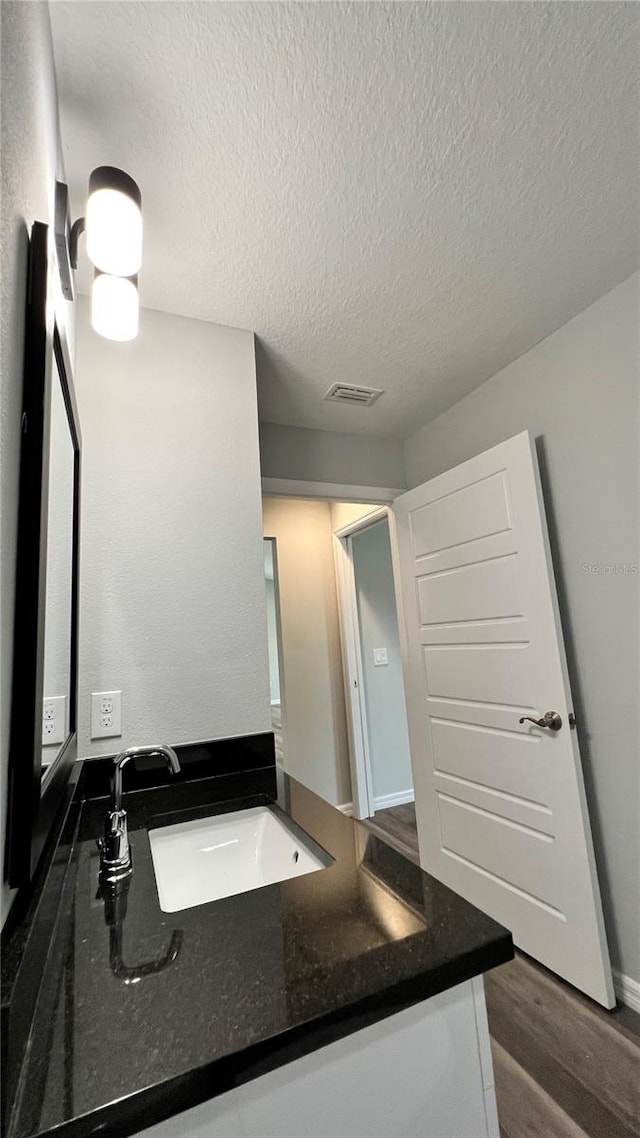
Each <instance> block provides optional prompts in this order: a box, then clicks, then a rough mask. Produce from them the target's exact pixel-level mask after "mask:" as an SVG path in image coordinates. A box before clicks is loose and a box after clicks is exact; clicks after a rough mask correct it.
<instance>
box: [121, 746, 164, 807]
mask: <svg viewBox="0 0 640 1138" xmlns="http://www.w3.org/2000/svg"><path fill="white" fill-rule="evenodd" d="M143 755H144V757H145V758H152V757H153V756H154V755H162V756H163V757H164V759H165V762H166V764H167V766H168V767H169V770H170V771H171V774H179V772H180V759H179V758H178V756H177V755H176V753H175V751H174V749H173V747H169V746H167V744H166V743H158V745H157V746H155V747H127V749H126V751H121V752H120V754H119V755H116V757H115V759H114V760H113V773H112V775H111V810H112V812H118V813H119V812H120V811H121V810H122V771H123V769H124V767H126V765H127V763H128V762H129V760H130V759H135V758H137V757H139V756H143Z"/></svg>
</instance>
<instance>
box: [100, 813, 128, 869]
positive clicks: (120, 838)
mask: <svg viewBox="0 0 640 1138" xmlns="http://www.w3.org/2000/svg"><path fill="white" fill-rule="evenodd" d="M100 853H101V857H100V877H101V880H103V881H105V882H113V881H117V880H120V879H121V878H123V877H129V876H130V875H131V873H132V872H133V867H132V864H131V849H130V846H129V835H128V832H127V814H126V811H125V810H110V811H109V813H108V814H106V815H105V819H104V837H103V838H102V840H101V842H100Z"/></svg>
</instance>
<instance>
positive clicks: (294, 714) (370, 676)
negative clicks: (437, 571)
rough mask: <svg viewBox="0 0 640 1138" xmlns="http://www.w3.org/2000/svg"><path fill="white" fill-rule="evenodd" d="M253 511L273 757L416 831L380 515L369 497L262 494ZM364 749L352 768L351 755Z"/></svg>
mask: <svg viewBox="0 0 640 1138" xmlns="http://www.w3.org/2000/svg"><path fill="white" fill-rule="evenodd" d="M263 516H264V528H263V533H264V539H265V540H264V548H265V586H266V598H267V631H268V644H269V670H270V684H271V719H272V725H273V731H274V736H275V745H276V757H277V761H278V762H279V763H280V764H281V765H282V766H283V768H284V769H285V770H286V771H287V772H288V773H289V774H291V775H293V777H295V778H297V779H298V780H299V781H300V782H302V783H304V784H305V785H306V786H308V787H310V789H312V790H314V791H316V793H318V794H320V795H321V796H322V797H324V798H326V799H327V800H328V801H330V802H332V804H333V805H336V806H339V807H340V808H341V809H342V810H344V811H345V812H348V813H352V812H353V813H354V814H355V815H356V816H357V817H359V818H366V817H372V816H373V815H374V814H375V815H376V820H377V821H383V820H384V815H385V813H388V812H390V815H391V817H390V823H391V824H393V823H396V824H397V823H400V824H405V825H406V824H407V822H409V824H411V823H412V825H413V831H414V832H415V815H414V811H413V785H412V778H411V766H410V757H409V740H408V730H407V724H406V710H405V706H404V688H403V681H402V660H401V650H400V634H399V628H398V612H397V608H396V596H395V589H394V582H393V566H392V562H391V542H390V535H389V523H388V519H387V516H386V511H385V510H384V509H383V510H382V512H380V508H379V504H378V503H371V502H370V503H351V502H337V501H330V500H328V499H325V500H321V499H307V498H295V499H294V498H291V499H288V498H282V497H274V496H269V495H265V497H264V498H263ZM363 519H370V520H371V521H372V525H371V527H370V528H369V526H368V525H364V526H362V528H361V529H360V523H361V522H362V521H363ZM345 527H346V528H347V530H349V535H348V556H349V558H351V557H353V560H352V561H351V565H352V576H353V605H352V610H351V611H352V613H353V614H354V619H355V623H354V630H355V633H356V635H357V638H358V649H357V656H358V662H357V663H356V662H355V654H354V650H353V647H352V644H351V643H350V641H349V636H348V635H347V625H346V615H345V608H344V595H343V589H342V585H341V581H340V556H341V553H342V552H343V550H344V548H345V546H344V542H343V539H342V538H341V537H339V536H338V535H339V534H342V533H343V532H344V530H345ZM352 529H353V530H354V537H353V539H352V538H351V536H350V533H351V530H352ZM349 619H350V618H349ZM374 649H375V652H374ZM374 657H375V659H374ZM375 660H378V661H379V662H378V663H375ZM354 668H355V669H356V670H355V671H354ZM354 682H355V689H354V690H355V692H356V702H355V703H354V701H353V698H352V689H353V688H354ZM360 697H361V703H360V704H358V700H359V699H360ZM363 739H365V742H364V743H363ZM364 749H366V757H365V760H364V766H362V763H361V762H360V761H359V758H358V757H357V756H361V755H362V754H363V750H364ZM407 813H408V814H410V815H412V817H410V818H409V819H407V818H406V817H404V815H405V814H407ZM395 814H398V818H397V819H396V818H395V817H394V815H395Z"/></svg>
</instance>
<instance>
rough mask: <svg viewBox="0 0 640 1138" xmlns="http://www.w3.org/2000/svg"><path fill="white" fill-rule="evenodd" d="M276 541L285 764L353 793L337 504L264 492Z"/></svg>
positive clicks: (334, 794) (337, 792)
mask: <svg viewBox="0 0 640 1138" xmlns="http://www.w3.org/2000/svg"><path fill="white" fill-rule="evenodd" d="M263 509H264V523H263V524H264V535H265V537H275V539H276V543H277V562H278V585H279V596H280V622H281V631H282V647H283V672H284V674H283V677H282V679H283V687H284V691H285V695H286V722H285V767H286V769H287V770H288V771H289V772H290V773H291V774H292V775H293V776H294V777H295V778H297V779H299V780H300V782H302V783H304V785H305V786H309V787H310V788H311V789H312V790H315V791H316V792H317V793H318V794H320V795H322V797H323V798H326V799H327V801H329V802H333V803H334V804H335V805H342V804H343V803H345V802H349V801H350V800H351V787H350V778H349V750H348V739H347V722H346V713H345V706H344V687H343V675H342V659H341V652H340V630H339V624H338V605H337V597H336V580H335V567H334V560H333V538H332V529H331V512H330V509H329V505H328V503H326V502H315V501H314V502H307V501H303V500H299V501H298V500H291V499H287V498H265V499H264V501H263Z"/></svg>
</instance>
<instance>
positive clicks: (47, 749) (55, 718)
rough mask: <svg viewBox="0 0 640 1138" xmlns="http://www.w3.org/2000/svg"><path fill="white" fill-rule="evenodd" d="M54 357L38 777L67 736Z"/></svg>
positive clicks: (68, 531)
mask: <svg viewBox="0 0 640 1138" xmlns="http://www.w3.org/2000/svg"><path fill="white" fill-rule="evenodd" d="M63 382H64V381H63V378H62V376H61V375H60V371H59V368H58V361H57V359H55V357H54V362H53V377H52V384H51V417H50V426H49V495H48V509H47V546H46V548H47V559H46V575H45V612H44V683H43V700H42V774H43V777H44V775H45V774H46V772H47V770H48V769H49V768H50V767H51V766H52V764H53V763H54V762H55V760H56V759H57V757H58V755H59V754H60V751H61V750H62V748H63V747H64V744H65V743H66V741H67V738H68V736H69V726H70V702H71V624H72V607H71V606H72V579H73V500H74V485H75V447H74V440H73V436H72V433H71V424H70V423H69V418H68V414H67V408H66V404H65V399H64V390H63Z"/></svg>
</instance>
